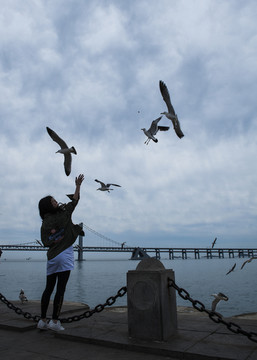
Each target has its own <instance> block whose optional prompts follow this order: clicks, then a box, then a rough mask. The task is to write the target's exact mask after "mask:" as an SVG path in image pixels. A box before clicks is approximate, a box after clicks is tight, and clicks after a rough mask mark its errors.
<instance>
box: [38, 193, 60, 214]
mask: <svg viewBox="0 0 257 360" xmlns="http://www.w3.org/2000/svg"><path fill="white" fill-rule="evenodd" d="M51 199H52V196H50V195H48V196H46V197H44V198H43V199H41V200H40V201H39V203H38V210H39V215H40V217H41V219H42V220H43V219H44V217H45V214H47V213H50V214H55V213H56V212H58V211H59V207H58V208H54V207H53V205H52V203H51Z"/></svg>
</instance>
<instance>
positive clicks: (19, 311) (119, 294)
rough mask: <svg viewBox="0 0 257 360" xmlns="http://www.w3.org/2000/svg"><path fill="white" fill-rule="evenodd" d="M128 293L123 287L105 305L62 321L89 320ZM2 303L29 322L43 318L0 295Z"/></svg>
mask: <svg viewBox="0 0 257 360" xmlns="http://www.w3.org/2000/svg"><path fill="white" fill-rule="evenodd" d="M126 293H127V287H126V286H123V287H122V288H120V289H119V290H118V291H117V294H116V295H115V296H110V297H109V298H108V299H107V300H106V302H105V303H104V304H99V305H96V306H95V307H94V309H91V310H87V311H85V312H84V313H83V314H81V315H74V316H70V317H68V318H63V319H60V321H61V322H62V323H71V322H72V321H79V320H82V319H84V318H89V317H90V316H92V315H93V314H95V313H99V312H101V311H103V310H104V308H105V307H106V306H112V305H113V304H114V303H115V301H116V300H117V298H119V297H122V296H124V295H125V294H126ZM0 301H2V302H3V303H4V304H6V305H7V307H8V308H9V309H11V310H14V311H15V312H16V314H18V315H23V316H24V317H25V318H26V319H28V320H33V321H36V322H38V321H39V320H40V318H41V317H40V316H39V315H31V314H30V313H29V312H24V311H23V310H22V309H21V308H19V307H17V306H15V305H13V304H12V303H11V302H10V301H9V300H7V299H6V297H5V296H4V295H2V294H1V293H0Z"/></svg>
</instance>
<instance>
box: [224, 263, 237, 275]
mask: <svg viewBox="0 0 257 360" xmlns="http://www.w3.org/2000/svg"><path fill="white" fill-rule="evenodd" d="M235 267H236V263H235V264H234V265H233V266H232V268H231V269H230V270H229V271H228V272H227V273H226V275H228V274H230V273H231V272H232V271H234V270H235Z"/></svg>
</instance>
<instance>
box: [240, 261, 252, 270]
mask: <svg viewBox="0 0 257 360" xmlns="http://www.w3.org/2000/svg"><path fill="white" fill-rule="evenodd" d="M248 262H250V260H246V261H245V262H244V263H243V264H242V266H241V270H242V269H243V267H244V266H245V264H247V263H248Z"/></svg>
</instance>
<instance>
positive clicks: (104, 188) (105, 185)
mask: <svg viewBox="0 0 257 360" xmlns="http://www.w3.org/2000/svg"><path fill="white" fill-rule="evenodd" d="M95 181H96V182H98V183H100V184H101V187H100V188H98V189H96V190H100V191H108V192H110V190H113V189H110V186H111V185H113V186H118V187H121V186H120V185H117V184H105V183H103V182H102V181H99V180H97V179H95Z"/></svg>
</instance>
